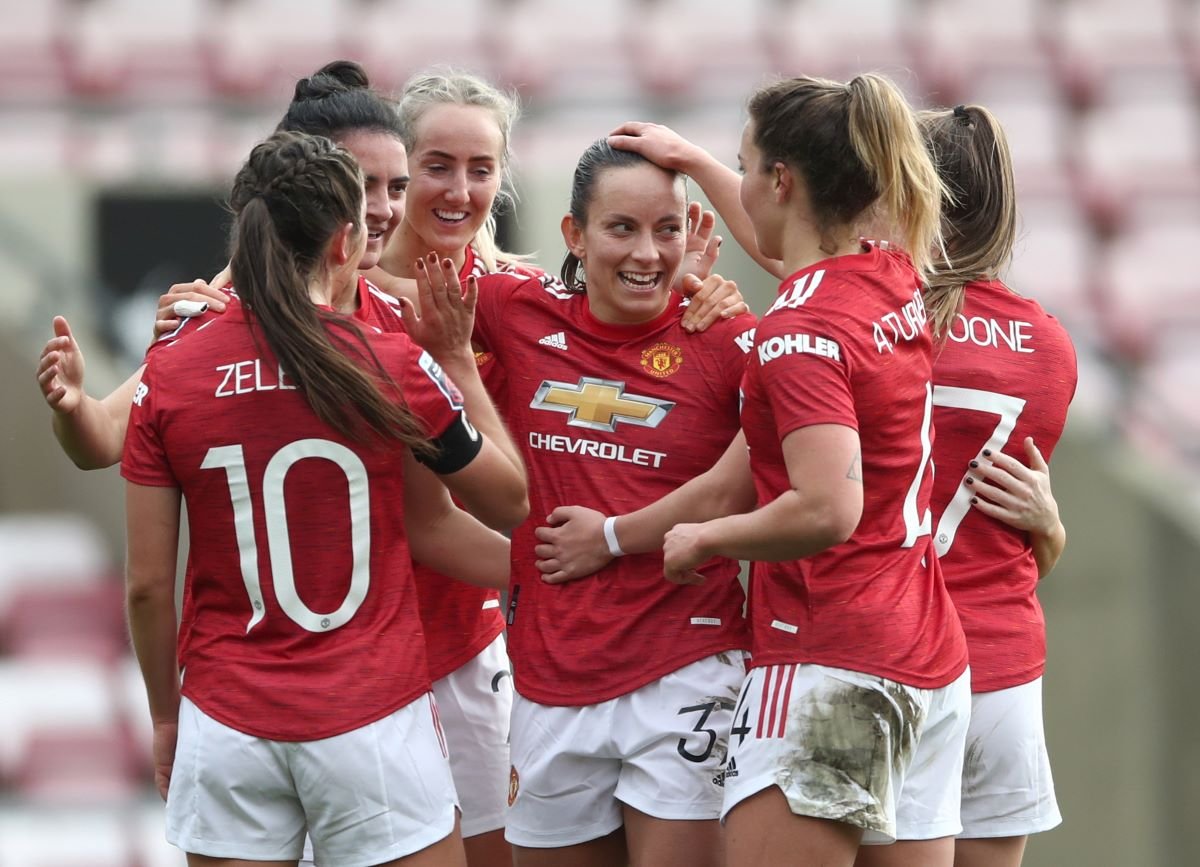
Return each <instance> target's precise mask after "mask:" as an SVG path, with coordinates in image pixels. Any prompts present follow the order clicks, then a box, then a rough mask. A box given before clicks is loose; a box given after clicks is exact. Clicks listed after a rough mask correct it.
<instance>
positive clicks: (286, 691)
mask: <svg viewBox="0 0 1200 867" xmlns="http://www.w3.org/2000/svg"><path fill="white" fill-rule="evenodd" d="M250 318H251V317H250V315H249V313H248V311H247V310H246V309H245V308H244V307H242V306H240V305H235V306H233V307H231V308H230V309H229V310H228V311H227V312H226V313H225V314H224V315H223V316H221V317H220V318H219V319H218V320H217V321H215V322H213V323H211V324H210V325H209V326H207V327H206V328H205V329H204V330H202V331H200V332H198V333H196V334H195V335H193V336H192V337H191V338H190V339H188V340H186V341H181V342H178V343H176V344H175V345H174V346H171V347H164V348H163V349H161V350H160V351H158V352H157V353H155V356H154V358H152V359H151V361H150V364H149V366H148V367H147V369H146V372H145V374H144V376H143V379H142V384H141V386H139V388H138V392H137V395H136V397H135V398H134V406H133V407H132V412H131V415H130V426H129V433H128V436H127V438H126V444H125V456H124V459H123V461H122V474H123V475H124V476H125V478H126V479H128V480H129V481H131V482H134V483H136V484H140V485H153V486H172V487H178V488H180V489H181V490H182V491H183V494H184V497H185V499H186V501H187V506H188V525H189V542H190V548H189V553H188V568H187V578H186V584H185V589H184V599H183V614H182V619H181V622H180V631H179V648H178V649H179V662H180V665H181V667H182V668H183V669H184V670H185V674H184V681H183V693H184V694H185V695H187V696H188V697H189V698H190V699H191V700H192V701H194V702H195V703H196V705H197V706H198V707H200V708H201V709H202V710H203V711H204V712H205V713H207V714H209V715H210V716H212V717H213V718H215V719H217V720H219V721H221V722H222V723H224V724H226V725H229V726H231V727H233V728H235V729H238V730H239V731H243V732H246V733H247V734H251V735H254V736H258V737H264V738H271V739H274V740H286V741H306V740H315V739H319V738H325V737H330V736H332V735H336V734H339V733H342V732H346V731H349V730H351V729H354V728H358V727H359V726H362V725H365V724H367V723H369V722H371V721H373V720H377V719H380V718H382V717H384V716H386V715H387V714H389V713H392V712H393V711H395V710H396V709H397V708H399V707H402V706H403V705H405V704H407V703H408V702H410V701H412V700H413V699H414V698H416V697H417V696H419V695H421V694H422V693H423V692H425V691H427V690H428V689H429V685H430V680H429V674H428V669H427V666H426V661H425V641H424V636H423V635H422V632H421V623H420V620H419V618H418V612H417V599H416V587H415V584H414V582H413V575H412V565H411V561H410V556H409V547H408V542H407V539H406V536H405V531H404V508H403V499H404V498H403V485H404V482H403V471H402V469H403V460H404V449H403V448H402V447H400V446H399V445H398V444H397V443H396V442H395V441H387V442H379V441H372V442H367V443H362V442H357V441H355V440H351V439H348V438H346V437H344V436H343V435H342V434H340V433H338V432H337V431H335V430H334V429H333V428H331V427H330V426H329V425H327V424H325V423H324V422H322V421H321V420H320V419H318V418H317V416H316V415H315V414H314V413H313V412H312V410H311V409H310V407H309V406H308V403H307V402H306V401H305V400H304V398H303V397H302V396H301V394H300V392H299V391H297V390H296V389H295V387H294V386H290V385H289V383H288V382H287V377H286V376H284V375H283V374H282V373H281V372H280V370H279V366H278V364H277V363H276V361H275V360H274V357H273V356H272V354H271V353H270V350H269V347H268V346H267V343H266V341H265V339H264V338H263V337H262V335H261V332H260V333H259V335H258V341H257V344H256V342H255V340H254V335H253V333H252V328H253V326H252V324H251V323H250V321H249V320H250ZM368 339H369V340H370V343H371V346H372V348H373V349H374V350H375V352H376V353H377V355H378V356H379V358H380V361H381V362H382V363H383V365H384V367H385V369H386V370H387V371H388V372H389V373H390V374H391V375H392V377H393V378H394V379H395V381H396V383H397V384H398V386H399V393H398V394H396V398H397V399H399V398H400V395H402V396H403V399H404V401H405V402H406V403H407V405H408V407H409V408H410V410H411V411H412V412H413V413H414V414H415V415H416V417H417V418H418V419H419V420H420V421H421V422H422V423H423V425H424V426H425V427H426V429H427V430H428V431H429V432H430V434H431V435H433V436H434V437H437V436H440V435H441V434H442V433H443V432H445V431H446V430H447V429H448V428H449V427H450V425H452V424H454V423H456V422H457V421H458V420H459V419H460V416H461V414H460V411H459V409H460V405H459V403H458V401H459V399H460V395H458V394H457V390H456V389H455V388H454V387H453V384H452V383H449V382H448V381H447V380H445V378H444V376H443V375H442V374H441V372H440V369H438V368H437V367H436V365H434V364H433V363H432V361H431V359H429V356H428V355H426V354H425V353H423V352H422V351H421V350H420V348H419V347H417V346H416V345H415V344H413V343H412V341H410V340H409V339H408V338H407V337H405V336H403V335H384V334H374V333H370V334H369V335H368ZM260 347H261V352H260V349H259V348H260Z"/></svg>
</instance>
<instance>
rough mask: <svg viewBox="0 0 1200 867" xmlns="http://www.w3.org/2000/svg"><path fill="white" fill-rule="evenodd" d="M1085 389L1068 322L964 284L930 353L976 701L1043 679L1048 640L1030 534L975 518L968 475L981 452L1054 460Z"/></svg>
mask: <svg viewBox="0 0 1200 867" xmlns="http://www.w3.org/2000/svg"><path fill="white" fill-rule="evenodd" d="M1077 378H1078V373H1077V366H1076V360H1075V348H1074V346H1072V344H1071V338H1070V336H1069V335H1068V334H1067V332H1066V329H1065V328H1063V326H1062V323H1061V322H1059V321H1058V320H1057V319H1056V318H1054V317H1053V316H1051V315H1050V314H1048V313H1046V311H1045V310H1043V309H1042V307H1041V305H1039V304H1038V303H1037V302H1036V301H1033V300H1031V299H1029V298H1023V297H1022V296H1020V295H1017V294H1016V293H1015V292H1013V291H1011V290H1010V289H1009V288H1008V287H1007V286H1005V285H1004V284H1003V283H1000V282H999V281H989V282H982V283H969V284H967V289H966V298H965V301H964V303H963V309H962V311H961V312H960V313H959V314H958V315H957V316H955V317H954V319H953V320H952V321H951V323H950V328H949V330H948V331H947V333H946V336H945V339H944V341H943V343H942V344H941V345H940V346H939V347H937V348H936V349H935V350H934V361H933V386H934V387H933V422H934V428H935V430H936V431H937V438H936V439H935V440H934V446H933V459H934V463H935V464H936V466H937V474H936V475H935V476H934V483H933V522H934V523H933V539H934V547H935V548H936V549H937V551H938V554H939V555H940V561H941V565H942V574H943V575H944V576H945V579H946V588H947V589H948V590H949V591H950V598H951V599H953V600H954V607H955V608H956V609H957V610H958V616H959V618H960V619H961V620H962V625H963V630H964V631H965V632H966V634H967V649H968V651H969V653H970V658H971V689H972V690H973V691H974V692H991V691H994V690H998V689H1008V688H1009V687H1013V686H1020V685H1021V684H1023V683H1028V682H1029V681H1031V680H1033V679H1034V678H1036V677H1040V676H1041V674H1042V672H1043V670H1044V669H1045V665H1046V628H1045V616H1044V615H1043V613H1042V606H1041V603H1040V602H1039V601H1038V598H1037V583H1038V570H1037V563H1036V561H1035V560H1034V557H1033V548H1032V544H1031V542H1030V539H1029V534H1028V533H1026V532H1025V531H1024V530H1018V529H1016V528H1015V527H1010V526H1008V525H1007V524H1004V523H1001V522H1000V521H998V520H996V519H995V518H992V517H990V516H988V515H985V514H983V513H982V512H980V511H979V510H978V509H974V508H971V498H972V497H973V496H974V495H975V493H974V491H973V489H972V488H971V486H969V485H967V484H966V483H965V481H964V480H965V478H966V474H967V468H968V464H969V462H970V461H972V460H979V461H985V462H986V460H987V459H986V458H984V457H983V455H982V451H983V450H984V449H988V450H990V451H992V452H993V453H996V452H1000V451H1003V452H1004V453H1005V454H1007V455H1010V456H1011V457H1013V458H1015V459H1016V460H1018V461H1020V462H1021V463H1023V464H1028V461H1029V458H1028V456H1027V455H1026V454H1025V446H1024V442H1025V438H1026V437H1030V436H1031V437H1033V440H1034V443H1036V445H1037V446H1038V449H1039V450H1040V451H1041V453H1042V456H1043V457H1044V458H1046V460H1047V461H1048V460H1050V456H1051V454H1053V452H1054V447H1055V446H1056V445H1057V444H1058V439H1059V437H1060V436H1061V435H1062V431H1063V426H1064V425H1065V424H1066V420H1067V407H1068V406H1069V405H1070V403H1071V398H1072V397H1073V396H1074V394H1075V384H1076V380H1077Z"/></svg>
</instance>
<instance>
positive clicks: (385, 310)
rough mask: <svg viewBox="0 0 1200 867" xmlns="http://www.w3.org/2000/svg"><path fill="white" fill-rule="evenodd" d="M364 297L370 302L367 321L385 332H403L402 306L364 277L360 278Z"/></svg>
mask: <svg viewBox="0 0 1200 867" xmlns="http://www.w3.org/2000/svg"><path fill="white" fill-rule="evenodd" d="M361 279H362V282H363V287H364V289H365V292H364V293H363V294H364V298H365V299H366V302H367V303H368V304H370V308H371V309H370V310H369V312H368V317H367V318H368V322H369V324H371V325H374V326H375V327H377V328H379V329H380V330H381V331H385V332H404V331H406V330H407V329H405V327H404V307H403V306H402V305H401V304H400V301H399V300H398V299H397V298H395V297H394V296H392V295H389V294H388V293H386V292H384V291H383V290H382V289H380V288H379V287H378V286H376V285H375V284H374V283H372V282H371V281H370V280H368V279H367V278H366V277H363V278H361Z"/></svg>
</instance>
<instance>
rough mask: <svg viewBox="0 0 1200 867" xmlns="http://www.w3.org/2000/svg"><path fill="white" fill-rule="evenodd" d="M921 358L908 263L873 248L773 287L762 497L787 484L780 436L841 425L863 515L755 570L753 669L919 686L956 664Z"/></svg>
mask: <svg viewBox="0 0 1200 867" xmlns="http://www.w3.org/2000/svg"><path fill="white" fill-rule="evenodd" d="M931 356H932V341H931V338H930V335H929V330H928V328H927V326H926V323H925V313H924V306H923V304H922V302H921V287H920V280H919V279H918V277H917V273H916V271H914V270H913V267H912V265H911V263H910V262H909V260H908V259H907V258H906V257H905V256H903V255H902V254H899V253H895V252H887V251H883V250H880V249H878V248H876V247H868V248H866V249H865V251H864V252H862V253H859V254H856V255H849V256H838V257H835V258H832V259H826V260H824V261H821V262H818V263H816V264H815V265H813V266H811V267H809V268H805V269H803V270H802V271H799V272H797V273H795V274H793V275H791V276H790V277H788V278H787V279H786V280H784V281H783V283H782V284H781V285H780V294H779V297H778V299H777V300H776V301H775V303H774V305H773V306H772V307H771V309H770V310H769V311H768V312H767V315H766V316H764V317H763V318H762V321H761V322H760V323H759V326H758V333H757V336H756V338H755V348H754V351H753V352H752V353H751V356H750V362H749V364H748V366H747V370H746V379H745V384H744V390H745V403H744V405H743V410H742V429H743V430H744V431H745V432H746V441H747V443H748V445H749V446H750V464H751V468H752V472H753V475H754V483H755V487H756V489H757V491H758V500H759V503H760V505H762V504H766V503H769V502H771V501H773V500H775V499H776V498H778V497H779V496H780V495H781V494H783V493H784V492H785V491H788V490H790V489H791V483H790V481H789V479H788V475H787V466H786V464H785V463H784V457H783V448H782V441H783V439H784V438H785V437H786V436H787V435H788V434H789V433H791V432H792V431H795V430H798V429H800V428H803V427H807V426H810V425H817V424H838V425H845V426H846V427H850V428H854V429H855V430H857V431H858V435H859V440H860V442H861V446H862V479H863V514H862V519H861V520H860V521H859V524H858V528H857V529H856V530H855V531H854V534H853V535H852V536H851V537H850V539H849V540H847V541H846V542H844V543H842V544H840V545H836V546H834V547H832V548H829V549H827V550H825V551H822V552H820V553H817V554H814V555H813V556H811V557H805V558H803V559H801V560H792V561H788V562H783V563H756V564H755V565H754V570H753V574H752V577H751V584H750V604H749V616H750V620H751V628H752V630H753V636H754V643H753V664H754V665H759V666H761V665H775V664H779V663H795V662H800V663H818V664H821V665H829V666H834V667H837V668H845V669H850V670H853V671H860V672H864V673H867V674H873V675H877V676H880V677H886V678H889V679H891V680H895V681H898V682H900V683H905V684H909V685H911V686H915V687H919V688H926V689H931V688H936V687H941V686H944V685H946V684H948V683H950V682H951V681H953V680H954V679H955V678H957V677H958V676H959V675H960V674H961V673H962V672H963V670H964V668H965V667H966V663H967V653H966V644H965V641H964V639H963V633H962V627H961V626H960V625H959V622H958V617H957V615H956V614H955V612H954V607H953V605H952V604H951V602H950V597H949V594H948V593H947V592H946V588H945V586H944V584H943V582H942V577H941V573H940V571H939V569H938V563H937V558H936V557H935V556H934V552H933V546H932V544H931V539H930V535H929V530H930V516H929V502H930V500H929V498H930V491H931V488H932V478H931V471H930V469H929V467H928V459H929V450H930V412H931V409H930V399H931V391H932V387H931V384H930V372H931V370H930V369H931V363H932V362H931Z"/></svg>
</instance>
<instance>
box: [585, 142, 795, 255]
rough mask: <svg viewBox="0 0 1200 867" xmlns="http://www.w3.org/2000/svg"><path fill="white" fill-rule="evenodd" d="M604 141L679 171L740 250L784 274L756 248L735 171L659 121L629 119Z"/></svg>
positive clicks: (738, 177) (738, 178)
mask: <svg viewBox="0 0 1200 867" xmlns="http://www.w3.org/2000/svg"><path fill="white" fill-rule="evenodd" d="M608 142H609V144H611V145H612V146H613V147H615V148H621V149H622V150H630V151H633V152H635V153H639V154H641V155H642V156H644V157H645V158H646V159H648V160H650V161H651V162H652V163H656V164H658V165H660V166H662V167H663V168H667V169H672V170H674V171H678V172H683V173H684V174H685V175H687V176H688V177H689V178H691V179H692V180H693V181H695V182H696V183H697V184H699V185H700V189H702V190H704V194H705V195H706V196H708V200H709V201H710V202H711V203H712V206H713V207H714V208H716V209H717V213H718V214H720V215H721V219H722V220H724V221H725V225H727V226H728V227H729V231H731V232H732V233H733V237H734V240H736V241H737V242H738V244H740V245H741V247H742V249H743V250H745V251H746V252H747V253H748V254H749V255H750V257H751V258H753V259H754V261H755V262H757V263H758V264H759V266H760V267H762V268H763V269H764V270H765V271H767V272H768V273H769V274H771V275H773V276H775V277H780V278H782V277H783V276H784V273H783V263H782V262H781V261H779V260H778V259H772V258H771V257H769V256H767V255H765V254H764V253H763V252H762V250H760V249H759V247H758V241H757V240H756V238H755V235H754V225H753V224H752V223H751V222H750V217H749V216H748V215H747V214H746V210H745V208H743V207H742V202H741V194H740V189H741V184H742V180H741V177H740V176H739V175H738V173H737V172H736V171H734V170H733V169H731V168H729V167H728V166H726V165H725V164H724V163H722V162H721V161H720V160H718V159H717V158H716V157H714V156H713V155H712V154H710V153H709V152H708V151H706V150H705V149H704V148H702V147H699V146H698V145H695V144H693V143H692V142H690V141H688V140H687V139H685V138H684V137H683V136H681V135H679V133H677V132H675V131H674V130H673V129H670V128H669V127H665V126H663V125H662V124H657V123H642V122H640V121H629V122H627V123H623V124H621V125H620V126H619V127H617V128H616V129H614V130H613V131H612V132H611V133H609V135H608Z"/></svg>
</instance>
